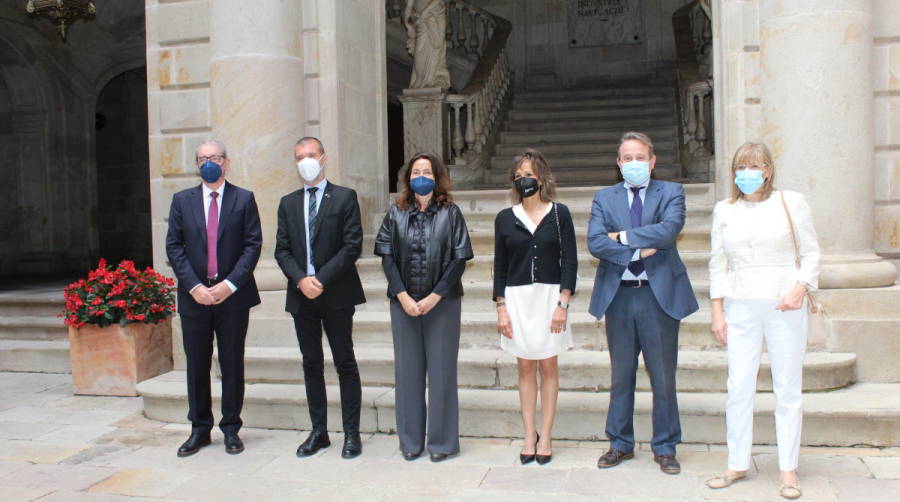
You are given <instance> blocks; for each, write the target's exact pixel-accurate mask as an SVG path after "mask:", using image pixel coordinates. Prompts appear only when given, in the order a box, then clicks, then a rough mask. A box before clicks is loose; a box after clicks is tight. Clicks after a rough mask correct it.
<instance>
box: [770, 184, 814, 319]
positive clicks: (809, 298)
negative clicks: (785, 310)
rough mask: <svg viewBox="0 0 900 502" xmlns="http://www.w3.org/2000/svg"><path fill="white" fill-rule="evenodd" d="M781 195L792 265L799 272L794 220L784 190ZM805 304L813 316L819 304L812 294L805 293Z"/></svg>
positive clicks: (798, 251) (798, 247)
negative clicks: (791, 246)
mask: <svg viewBox="0 0 900 502" xmlns="http://www.w3.org/2000/svg"><path fill="white" fill-rule="evenodd" d="M779 195H781V206H782V207H783V208H784V215H785V216H787V220H788V226H789V227H791V241H792V242H793V243H794V265H795V266H796V267H797V270H800V246H799V245H798V244H797V231H796V230H794V219H793V218H791V212H790V211H789V210H788V207H787V202H785V200H784V190H781V191H779ZM806 302H807V305H808V309H809V312H810V313H812V314H815V313H817V312H818V311H819V303H818V302H817V301H816V298H815V297H814V296H813V294H812V292H810V291H809V290H807V291H806Z"/></svg>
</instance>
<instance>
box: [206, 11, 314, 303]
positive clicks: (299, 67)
mask: <svg viewBox="0 0 900 502" xmlns="http://www.w3.org/2000/svg"><path fill="white" fill-rule="evenodd" d="M288 4H289V2H283V1H280V0H256V1H254V2H247V1H245V0H216V1H215V2H210V25H211V26H210V46H211V53H212V57H211V60H210V106H211V117H212V136H213V137H215V138H217V139H219V140H221V141H223V142H224V143H225V145H226V146H227V147H228V155H229V157H230V158H231V173H230V177H229V178H230V180H231V181H233V182H234V183H235V184H237V185H239V186H242V187H244V188H247V189H248V190H252V191H253V192H254V193H255V195H256V202H257V204H258V205H259V213H260V218H261V219H262V229H263V248H262V256H261V257H260V263H259V266H258V267H257V269H256V279H257V283H258V285H259V287H260V289H263V290H281V289H284V277H283V275H282V274H281V272H280V271H279V270H278V266H277V264H276V263H275V259H274V256H273V252H274V249H275V231H276V229H277V210H278V202H279V200H280V199H281V197H282V196H283V195H285V193H287V192H289V191H290V190H293V189H294V188H297V187H299V186H300V181H299V178H298V175H297V171H296V168H295V167H294V153H293V152H294V150H293V147H294V143H295V142H296V141H297V140H298V139H299V138H301V137H302V136H303V135H304V134H303V133H304V120H305V113H304V106H303V89H304V86H303V78H304V75H303V52H302V47H301V30H302V25H301V9H300V8H299V6H296V5H288Z"/></svg>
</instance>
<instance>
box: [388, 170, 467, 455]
mask: <svg viewBox="0 0 900 502" xmlns="http://www.w3.org/2000/svg"><path fill="white" fill-rule="evenodd" d="M375 254H377V255H379V256H381V264H382V267H383V268H384V275H385V276H386V277H387V280H388V292H387V294H388V297H389V298H390V299H391V331H392V332H393V338H394V372H395V381H396V387H395V396H396V398H395V399H396V406H395V412H396V416H397V433H398V435H399V437H400V451H401V452H403V457H404V458H405V459H406V460H415V459H416V458H418V457H419V455H421V454H422V452H423V451H424V449H425V446H427V447H428V452H429V453H430V454H431V461H432V462H440V461H441V460H444V459H446V458H447V457H449V456H452V455H456V454H458V453H459V402H458V398H457V387H456V362H457V356H458V355H459V325H460V314H461V306H462V294H463V290H462V283H461V279H462V274H463V272H464V271H465V268H466V260H469V259H471V258H472V256H473V253H472V245H471V243H470V242H469V231H468V230H467V229H466V221H465V219H463V215H462V212H461V211H460V210H459V208H458V207H457V206H456V205H455V204H454V203H453V197H452V196H451V195H450V177H449V175H448V173H447V168H446V167H444V164H443V163H442V162H441V161H440V159H438V158H437V157H435V156H434V155H431V154H427V153H419V154H416V155H414V156H413V158H412V159H411V160H410V161H409V164H408V165H407V168H406V176H405V177H404V181H403V190H402V191H401V193H400V195H399V196H398V197H397V200H396V201H395V203H394V204H393V205H392V206H391V208H390V209H389V210H388V212H387V215H385V217H384V222H383V223H382V224H381V229H380V230H379V231H378V236H377V237H376V238H375ZM426 361H427V362H426ZM426 374H427V376H428V404H429V406H428V410H427V421H428V426H427V431H428V441H427V445H426V444H425V431H426V408H425V376H426Z"/></svg>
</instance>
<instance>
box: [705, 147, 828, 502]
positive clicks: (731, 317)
mask: <svg viewBox="0 0 900 502" xmlns="http://www.w3.org/2000/svg"><path fill="white" fill-rule="evenodd" d="M731 174H732V180H733V182H734V186H732V196H731V198H730V199H726V200H723V201H721V202H719V203H718V204H716V208H715V210H714V211H713V223H712V235H711V244H712V250H711V253H710V261H709V281H710V299H711V302H710V303H711V309H712V326H711V328H712V332H713V334H714V335H715V337H716V339H717V340H718V341H719V343H722V344H725V345H727V347H728V401H727V404H726V410H725V421H726V426H727V441H728V468H727V470H726V471H725V472H724V473H722V474H721V475H719V476H716V477H714V478H712V479H710V480H709V481H707V483H706V484H707V486H709V487H710V488H713V489H719V488H725V487H727V486H729V485H731V484H732V483H734V482H735V481H738V480H741V479H744V478H745V477H746V475H747V470H748V469H749V467H750V460H751V459H750V457H751V453H750V452H751V445H752V443H753V436H752V433H753V399H754V394H755V393H756V375H757V372H758V370H759V360H760V355H761V352H762V343H763V340H765V342H766V347H767V350H768V354H769V360H770V363H771V366H772V384H773V388H774V391H775V400H776V405H775V431H776V439H777V442H778V465H779V469H780V470H781V489H780V494H781V496H782V497H784V498H786V499H795V498H799V497H800V496H801V495H802V492H801V491H800V487H799V481H798V478H797V474H796V469H797V462H798V458H799V454H800V429H801V423H802V420H803V416H802V414H803V411H802V389H803V386H802V377H803V355H804V352H805V350H806V336H807V301H806V300H805V299H806V296H807V292H808V291H811V290H814V289H816V286H817V285H818V280H819V259H820V253H819V244H818V241H817V238H816V231H815V228H813V220H812V214H811V213H810V209H809V205H807V203H806V199H805V198H804V196H803V195H802V194H799V193H797V192H790V191H781V190H775V189H774V180H775V165H774V163H773V162H772V155H771V154H770V153H769V149H768V148H766V146H765V145H763V144H759V143H747V144H745V145H743V146H741V147H740V148H738V150H737V152H736V153H735V155H734V159H733V160H732V163H731ZM791 222H792V223H793V235H792V229H791V227H792V225H791ZM795 238H796V248H795V245H794V239H795ZM795 249H796V251H795ZM798 256H799V261H797V260H796V258H797V257H798Z"/></svg>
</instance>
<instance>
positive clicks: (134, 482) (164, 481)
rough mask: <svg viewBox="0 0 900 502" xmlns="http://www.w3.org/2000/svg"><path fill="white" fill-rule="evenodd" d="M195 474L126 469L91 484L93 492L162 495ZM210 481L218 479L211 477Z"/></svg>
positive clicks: (139, 495)
mask: <svg viewBox="0 0 900 502" xmlns="http://www.w3.org/2000/svg"><path fill="white" fill-rule="evenodd" d="M193 477H194V474H188V473H184V472H175V471H158V470H153V469H126V470H122V471H118V472H116V473H115V474H113V475H112V476H109V477H108V478H106V479H104V480H103V481H101V482H99V483H96V484H94V485H93V486H91V487H90V488H89V489H88V491H89V492H91V493H112V494H118V495H130V496H134V497H162V496H165V495H167V494H168V493H169V492H171V491H172V490H174V489H175V488H177V487H178V486H180V485H182V484H184V483H186V482H188V481H190V480H191V479H192V478H193ZM209 480H210V481H209V483H210V484H213V483H215V481H217V479H216V477H209ZM237 500H240V499H237Z"/></svg>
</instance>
